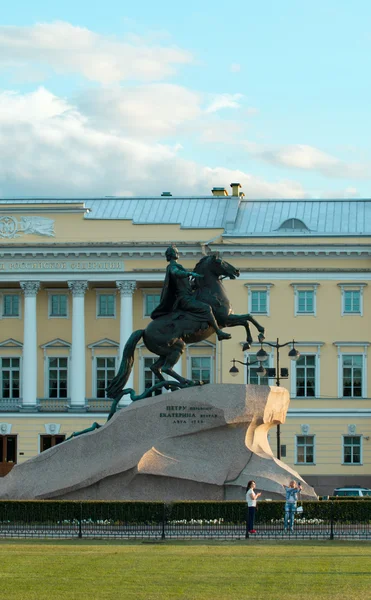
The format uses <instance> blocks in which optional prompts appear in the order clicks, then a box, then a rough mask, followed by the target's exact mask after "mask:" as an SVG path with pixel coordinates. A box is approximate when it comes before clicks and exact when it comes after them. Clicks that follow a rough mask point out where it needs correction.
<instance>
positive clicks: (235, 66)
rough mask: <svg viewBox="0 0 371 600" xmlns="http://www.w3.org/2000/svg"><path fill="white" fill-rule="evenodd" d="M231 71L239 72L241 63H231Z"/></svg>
mask: <svg viewBox="0 0 371 600" xmlns="http://www.w3.org/2000/svg"><path fill="white" fill-rule="evenodd" d="M230 70H231V71H232V73H239V72H240V71H241V65H240V64H238V63H232V64H231V66H230Z"/></svg>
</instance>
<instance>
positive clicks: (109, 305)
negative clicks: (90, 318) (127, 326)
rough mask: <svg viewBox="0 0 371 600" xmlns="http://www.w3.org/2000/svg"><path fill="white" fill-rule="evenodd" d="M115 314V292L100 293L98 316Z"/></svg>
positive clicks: (112, 315)
mask: <svg viewBox="0 0 371 600" xmlns="http://www.w3.org/2000/svg"><path fill="white" fill-rule="evenodd" d="M114 316H115V294H98V317H114Z"/></svg>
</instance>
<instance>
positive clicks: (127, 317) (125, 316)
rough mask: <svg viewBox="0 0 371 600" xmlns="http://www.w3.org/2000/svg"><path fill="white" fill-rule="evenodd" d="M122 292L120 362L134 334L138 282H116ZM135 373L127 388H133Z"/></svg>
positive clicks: (130, 378) (131, 376)
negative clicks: (134, 311)
mask: <svg viewBox="0 0 371 600" xmlns="http://www.w3.org/2000/svg"><path fill="white" fill-rule="evenodd" d="M116 285H117V287H118V289H119V290H120V361H121V359H122V353H123V351H124V346H125V344H126V342H127V340H128V338H129V337H130V336H131V334H132V333H133V294H134V292H135V290H136V287H137V283H136V281H116ZM133 386H134V384H133V372H131V375H130V377H129V380H128V382H127V384H126V387H133Z"/></svg>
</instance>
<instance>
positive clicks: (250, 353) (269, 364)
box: [238, 346, 274, 385]
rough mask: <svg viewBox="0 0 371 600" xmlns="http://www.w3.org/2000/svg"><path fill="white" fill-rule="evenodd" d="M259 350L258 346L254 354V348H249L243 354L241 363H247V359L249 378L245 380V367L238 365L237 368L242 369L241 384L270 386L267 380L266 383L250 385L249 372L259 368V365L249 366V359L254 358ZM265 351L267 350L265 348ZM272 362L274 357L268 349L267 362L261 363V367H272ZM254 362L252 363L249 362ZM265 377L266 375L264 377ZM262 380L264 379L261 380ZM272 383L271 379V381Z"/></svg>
mask: <svg viewBox="0 0 371 600" xmlns="http://www.w3.org/2000/svg"><path fill="white" fill-rule="evenodd" d="M259 349H260V346H259V347H257V348H256V352H254V350H255V349H254V348H251V349H250V350H249V351H245V352H244V354H243V362H247V358H248V359H249V377H248V378H247V370H246V366H245V367H244V366H242V365H238V368H240V366H241V369H243V382H244V383H245V384H251V385H271V383H269V379H271V378H269V379H267V383H251V381H250V378H251V371H256V369H258V368H259V364H255V365H252V366H251V365H250V359H251V358H252V357H254V356H256V353H257V352H258V350H259ZM266 350H267V348H266ZM273 361H274V355H273V352H271V351H270V350H269V349H268V360H266V361H265V362H263V363H261V364H262V365H263V367H267V368H270V367H273ZM251 362H254V361H251ZM264 377H266V375H265V376H264ZM263 379H264V378H263ZM271 381H272V379H271Z"/></svg>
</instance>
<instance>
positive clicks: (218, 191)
mask: <svg viewBox="0 0 371 600" xmlns="http://www.w3.org/2000/svg"><path fill="white" fill-rule="evenodd" d="M211 193H212V195H213V196H228V192H227V190H226V189H225V188H222V187H214V188H213V189H212V190H211Z"/></svg>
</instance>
